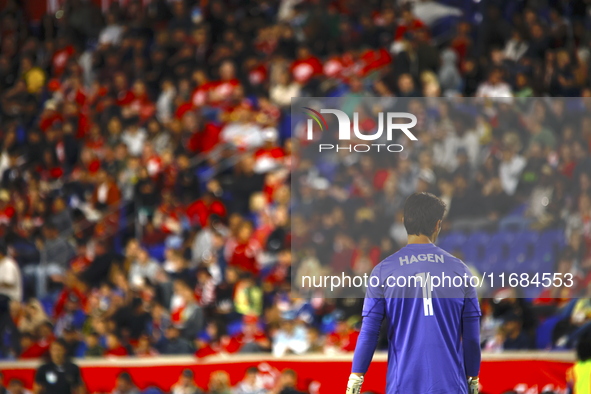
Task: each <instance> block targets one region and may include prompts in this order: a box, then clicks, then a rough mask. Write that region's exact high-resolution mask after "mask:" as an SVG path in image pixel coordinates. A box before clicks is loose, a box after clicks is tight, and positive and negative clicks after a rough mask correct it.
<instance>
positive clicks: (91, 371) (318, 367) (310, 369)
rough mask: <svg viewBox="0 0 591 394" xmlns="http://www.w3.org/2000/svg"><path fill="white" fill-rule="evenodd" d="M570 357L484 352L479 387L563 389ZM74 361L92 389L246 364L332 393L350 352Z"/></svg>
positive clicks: (163, 384)
mask: <svg viewBox="0 0 591 394" xmlns="http://www.w3.org/2000/svg"><path fill="white" fill-rule="evenodd" d="M573 359H574V356H573V354H571V353H537V352H531V353H529V352H528V353H520V352H512V353H500V354H489V355H484V356H483V361H482V367H481V373H480V382H481V385H482V387H481V392H482V393H485V394H503V393H504V392H506V391H509V390H515V391H517V392H518V393H523V394H538V393H542V392H544V391H553V392H554V393H558V394H559V393H566V384H565V373H566V370H567V369H568V368H569V367H570V366H571V365H572V363H573ZM38 365H39V362H34V361H27V362H3V363H0V370H2V372H3V373H4V376H5V379H4V381H5V382H8V381H10V379H12V378H18V379H21V380H23V381H24V382H25V384H26V386H27V387H31V386H32V383H33V377H34V374H35V368H36V367H37V366H38ZM78 365H80V367H81V369H82V377H83V379H84V381H85V383H86V386H87V388H88V390H89V391H90V392H91V393H94V392H99V393H100V392H111V391H112V390H113V387H114V385H115V378H116V377H117V375H118V374H119V373H121V372H123V371H127V372H129V373H130V374H131V376H132V378H133V380H134V382H135V384H136V385H137V386H138V387H139V388H140V389H144V388H147V387H149V386H156V387H159V388H161V389H164V390H168V389H169V388H170V387H171V386H172V385H173V384H174V383H176V382H177V380H178V378H179V375H180V374H181V372H182V371H183V369H185V368H189V369H191V370H193V372H194V374H195V381H196V383H197V385H198V386H200V387H202V388H207V383H208V381H209V375H210V374H211V373H212V372H214V371H219V370H224V371H226V372H228V373H229V375H230V380H231V382H232V384H233V385H234V384H236V383H238V382H239V381H240V380H241V379H242V377H243V376H244V372H245V371H246V369H247V368H248V367H251V366H258V367H259V370H261V377H262V378H263V379H264V380H265V379H266V381H267V383H268V384H270V385H272V384H273V382H274V380H275V379H276V376H277V375H278V374H279V372H280V371H281V370H283V369H285V368H291V369H293V370H295V371H296V372H297V373H298V382H299V386H300V387H299V388H300V389H302V390H303V389H306V390H310V392H311V393H313V394H333V393H335V392H341V391H343V390H344V387H345V385H346V382H347V378H348V376H349V372H350V369H351V356H350V355H344V356H335V357H331V356H324V355H318V356H303V357H286V358H281V359H277V358H272V357H262V356H261V357H256V356H253V355H248V356H243V355H232V356H226V357H223V356H219V357H217V356H216V357H211V358H207V359H203V360H197V359H195V358H192V357H157V358H144V359H138V358H116V359H100V360H80V361H79V362H78ZM386 366H387V362H386V358H385V355H383V354H379V355H376V357H375V358H374V361H373V362H372V364H371V367H370V369H369V371H368V374H367V375H366V379H365V383H364V385H363V389H364V391H372V392H375V393H378V394H385V392H384V387H385V380H386ZM338 388H343V390H339V389H338Z"/></svg>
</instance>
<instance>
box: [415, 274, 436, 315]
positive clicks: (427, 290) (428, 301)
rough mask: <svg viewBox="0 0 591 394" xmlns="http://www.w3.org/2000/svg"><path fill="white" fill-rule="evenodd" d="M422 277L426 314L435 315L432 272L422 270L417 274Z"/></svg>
mask: <svg viewBox="0 0 591 394" xmlns="http://www.w3.org/2000/svg"><path fill="white" fill-rule="evenodd" d="M416 276H417V277H418V278H420V282H419V283H421V285H422V286H423V311H424V313H425V316H433V298H432V297H431V286H429V285H430V284H431V274H430V273H429V272H421V273H420V274H417V275H416Z"/></svg>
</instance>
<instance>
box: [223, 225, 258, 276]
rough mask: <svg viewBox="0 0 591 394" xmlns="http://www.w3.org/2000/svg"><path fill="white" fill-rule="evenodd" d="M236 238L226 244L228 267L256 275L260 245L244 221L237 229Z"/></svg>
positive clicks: (250, 226)
mask: <svg viewBox="0 0 591 394" xmlns="http://www.w3.org/2000/svg"><path fill="white" fill-rule="evenodd" d="M236 234H237V235H236V238H230V239H229V240H228V243H227V244H226V250H225V255H226V258H227V261H228V265H230V266H233V267H236V268H238V269H240V270H242V271H246V272H250V273H253V274H255V275H256V274H257V273H258V272H259V257H260V253H261V250H262V247H261V244H260V243H259V241H257V240H256V239H255V238H254V237H253V236H252V234H253V225H252V223H251V222H249V221H244V222H242V223H241V224H240V227H238V231H237V233H236Z"/></svg>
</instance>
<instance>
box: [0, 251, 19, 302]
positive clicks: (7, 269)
mask: <svg viewBox="0 0 591 394" xmlns="http://www.w3.org/2000/svg"><path fill="white" fill-rule="evenodd" d="M7 253H8V252H7V248H6V244H5V243H4V242H0V298H7V299H8V301H16V302H21V301H22V298H23V288H22V281H21V271H20V269H19V267H18V264H17V263H16V261H14V259H13V258H12V257H10V256H8V255H7ZM2 296H4V297H2ZM1 302H2V300H0V303H1Z"/></svg>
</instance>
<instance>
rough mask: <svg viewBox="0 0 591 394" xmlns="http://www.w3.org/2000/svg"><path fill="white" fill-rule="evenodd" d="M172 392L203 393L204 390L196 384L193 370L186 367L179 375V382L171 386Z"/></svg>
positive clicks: (178, 393)
mask: <svg viewBox="0 0 591 394" xmlns="http://www.w3.org/2000/svg"><path fill="white" fill-rule="evenodd" d="M170 391H171V394H203V391H202V390H201V389H200V388H199V387H197V386H196V385H195V376H194V375H193V371H191V370H190V369H185V370H183V372H182V373H181V376H179V380H178V382H176V383H175V384H174V385H173V386H172V387H171V390H170Z"/></svg>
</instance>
